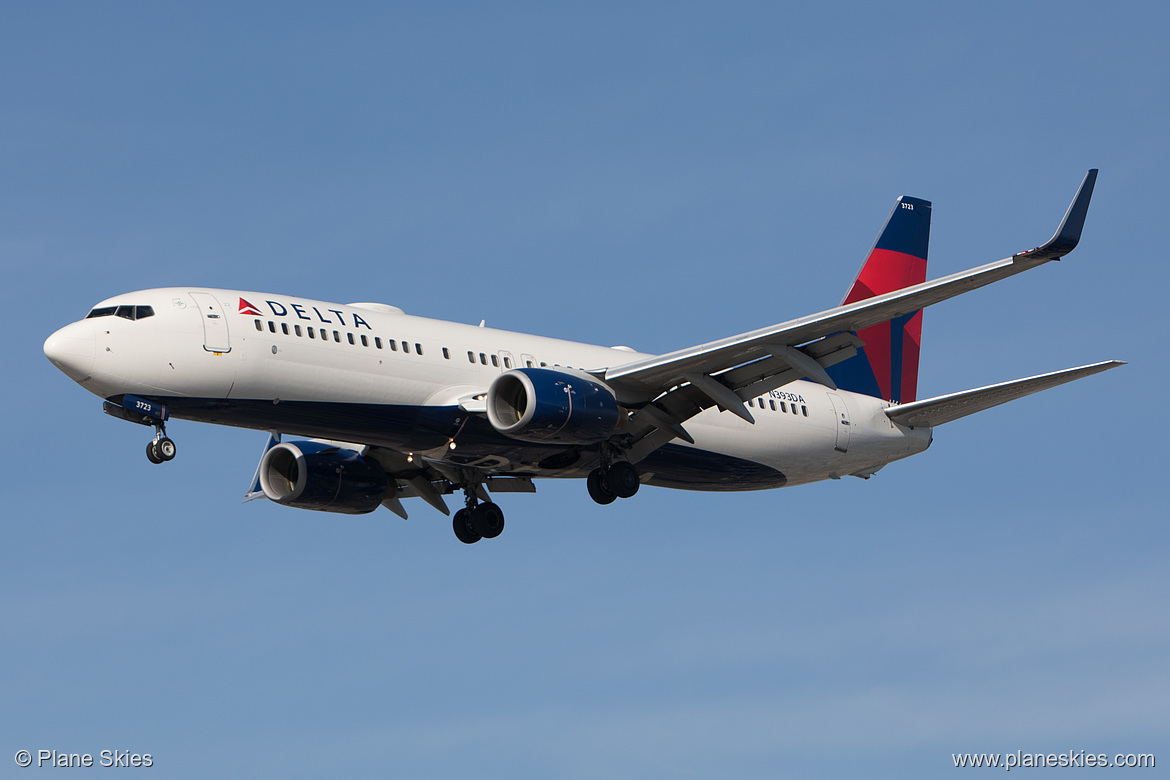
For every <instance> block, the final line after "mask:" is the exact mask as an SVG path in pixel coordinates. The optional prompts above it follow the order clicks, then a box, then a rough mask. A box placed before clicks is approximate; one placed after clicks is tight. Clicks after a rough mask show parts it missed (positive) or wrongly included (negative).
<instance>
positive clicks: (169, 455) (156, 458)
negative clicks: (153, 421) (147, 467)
mask: <svg viewBox="0 0 1170 780" xmlns="http://www.w3.org/2000/svg"><path fill="white" fill-rule="evenodd" d="M175 452H176V448H175V443H174V442H173V441H171V440H170V439H168V438H167V434H166V430H165V429H164V428H163V426H162V425H161V424H160V425H156V426H155V428H154V438H153V439H152V440H151V441H150V443H149V444H147V445H146V459H147V460H149V461H150V462H151V463H165V462H166V461H168V460H174V459H175Z"/></svg>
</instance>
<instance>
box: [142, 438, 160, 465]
mask: <svg viewBox="0 0 1170 780" xmlns="http://www.w3.org/2000/svg"><path fill="white" fill-rule="evenodd" d="M146 459H147V460H149V461H150V462H151V463H162V462H163V458H162V455H159V454H158V442H157V441H154V440H151V441H148V442H147V443H146Z"/></svg>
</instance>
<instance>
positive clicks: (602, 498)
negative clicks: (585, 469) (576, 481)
mask: <svg viewBox="0 0 1170 780" xmlns="http://www.w3.org/2000/svg"><path fill="white" fill-rule="evenodd" d="M585 486H586V487H588V488H589V497H590V498H592V499H593V500H594V501H596V502H597V503H599V504H603V505H604V504H612V503H613V502H614V501H617V493H615V492H613V489H612V488H610V486H609V481H608V480H607V479H606V478H605V472H604V471H602V470H601V469H593V471H590V472H589V477H588V479H586V480H585Z"/></svg>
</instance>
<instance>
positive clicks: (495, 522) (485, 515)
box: [471, 501, 504, 539]
mask: <svg viewBox="0 0 1170 780" xmlns="http://www.w3.org/2000/svg"><path fill="white" fill-rule="evenodd" d="M471 527H472V528H474V529H475V532H476V533H477V534H479V535H480V536H482V537H483V538H484V539H495V538H496V537H497V536H499V535H500V534H501V533H503V532H504V510H502V509H500V508H499V507H498V506H496V505H495V504H493V503H492V502H490V501H486V502H484V503H482V504H480V505H479V506H477V507H476V508H475V509H473V510H471Z"/></svg>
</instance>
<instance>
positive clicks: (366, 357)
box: [44, 169, 1124, 544]
mask: <svg viewBox="0 0 1170 780" xmlns="http://www.w3.org/2000/svg"><path fill="white" fill-rule="evenodd" d="M1096 179H1097V169H1092V170H1090V171H1089V172H1088V173H1087V174H1086V175H1085V178H1084V180H1083V181H1082V182H1081V185H1080V188H1079V189H1078V190H1077V193H1076V195H1075V197H1074V198H1073V200H1072V203H1071V205H1070V206H1069V208H1068V210H1067V212H1066V213H1065V215H1064V218H1063V219H1062V220H1061V222H1060V225H1059V227H1058V228H1057V230H1056V233H1055V234H1054V235H1053V237H1052V238H1051V239H1050V240H1048V241H1047V242H1045V243H1044V244H1041V245H1040V246H1038V247H1036V248H1034V249H1030V250H1028V251H1024V252H1018V253H1016V254H1013V255H1011V256H1010V257H1008V258H1005V259H1003V260H998V261H995V262H992V263H988V264H986V265H982V266H979V267H976V268H973V269H970V270H967V271H963V272H960V273H956V274H952V275H949V276H944V277H942V278H939V279H934V280H932V281H929V282H928V281H926V257H927V249H928V245H929V238H930V217H931V203H930V202H928V201H925V200H921V199H919V198H912V197H908V196H902V197H900V198H898V199H897V200H896V202H895V204H894V208H893V210H892V211H891V212H890V215H889V217H888V218H887V220H886V222H885V224H884V226H883V227H882V230H881V232H880V233H879V234H878V238H877V240H876V241H875V243H874V245H873V248H872V249H871V250H870V252H869V254H868V255H867V256H866V259H865V261H864V263H863V265H862V267H861V270H860V271H859V273H858V274H857V277H856V279H855V280H854V283H853V285H852V286H851V287H850V289H849V291H848V293H847V294H846V296H845V298H844V300H843V301H842V302H841V304H840V305H839V306H837V307H834V308H831V309H827V310H824V311H821V312H819V313H816V314H812V315H808V316H805V317H799V318H797V319H793V320H789V321H787V322H782V323H780V324H777V325H772V326H769V327H765V328H760V329H758V330H754V331H750V332H748V333H741V334H738V335H734V336H730V337H728V338H723V339H719V340H717V341H711V342H708V343H706V344H700V345H697V346H692V347H687V348H685V349H679V350H676V351H674V352H669V353H666V354H663V355H653V354H645V353H640V352H636V351H634V350H633V349H631V348H629V347H624V346H617V347H605V346H597V345H592V344H584V343H577V342H571V341H564V340H559V339H552V338H545V337H541V336H535V335H529V334H524V333H514V332H508V331H503V330H496V329H492V328H487V327H485V326H484V323H483V322H481V323H480V324H479V325H478V326H475V325H468V324H462V323H456V322H447V321H441V320H434V319H427V318H424V317H416V316H411V315H408V314H405V313H404V312H403V311H402V310H401V309H399V308H397V307H395V306H391V305H388V304H383V303H351V304H345V305H342V304H336V303H328V302H324V301H317V300H309V299H304V298H297V297H293V296H290V295H278V294H270V293H264V292H252V291H241V290H223V289H210V288H198V287H172V288H163V289H151V290H142V291H138V292H131V293H126V294H124V295H117V296H114V297H113V298H109V299H107V300H104V301H102V302H100V303H98V304H97V305H96V306H95V307H94V308H93V309H92V310H91V311H90V312H89V313H88V315H87V316H86V317H85V318H83V319H81V320H79V321H77V322H74V323H71V324H69V325H66V326H65V327H63V328H61V329H60V330H58V331H57V332H55V333H53V334H52V335H51V336H49V338H48V339H47V340H46V341H45V345H44V351H45V355H46V356H47V357H48V358H49V360H50V361H51V362H52V363H53V365H55V366H56V367H57V368H58V369H60V370H61V371H62V372H64V373H65V374H66V375H67V376H69V377H70V378H71V379H73V380H74V381H76V382H77V383H78V384H80V385H81V386H82V387H83V388H85V389H86V390H88V391H89V392H91V393H93V394H94V395H97V396H99V397H101V398H102V400H103V410H104V411H105V412H106V413H107V414H110V415H112V416H113V417H116V418H119V419H122V420H126V421H129V422H133V423H138V424H142V425H145V426H149V427H152V428H154V431H155V433H154V437H153V438H152V439H151V440H150V442H149V443H148V445H147V449H146V454H147V458H148V459H149V460H150V461H151V462H152V463H164V462H166V461H170V460H172V459H173V458H174V457H175V453H176V446H175V443H174V441H173V440H172V439H170V438H169V437H168V436H167V434H166V423H167V422H168V421H169V420H171V419H180V420H194V421H197V422H205V423H213V424H217V425H230V426H235V427H241V428H251V429H256V430H261V431H268V432H269V438H268V442H267V444H266V445H265V448H264V451H263V454H262V456H261V459H260V463H259V465H258V467H257V469H256V474H255V476H254V477H253V481H252V484H251V486H250V488H249V489H248V491H247V494H246V496H245V501H247V500H251V499H254V498H268V499H270V500H272V501H275V502H277V503H279V504H283V505H286V506H291V507H298V508H302V509H311V510H320V511H326V512H339V513H346V514H361V513H367V512H372V511H374V510H375V509H377V508H378V507H379V506H385V507H387V508H388V509H389V510H391V511H393V512H394V513H396V514H398V515H400V516H401V517H403V518H405V517H406V516H407V512H406V509H405V507H404V506H403V504H402V500H403V499H407V498H419V499H421V500H422V501H424V502H426V503H427V504H429V505H431V506H433V507H434V508H436V509H438V510H439V511H441V512H443V513H444V514H446V515H448V516H450V515H451V512H450V509H449V507H448V506H447V503H446V500H445V498H444V497H445V496H448V495H451V494H453V493H455V492H456V491H461V492H462V493H463V504H464V505H463V507H462V508H460V509H458V511H456V512H455V513H454V516H453V517H452V526H453V529H454V532H455V536H456V537H457V538H458V539H459V540H460V541H461V542H464V543H467V544H472V543H475V542H478V541H480V540H481V539H491V538H495V537H497V536H499V534H500V532H501V531H502V530H503V528H504V514H503V511H502V510H501V509H500V507H499V506H498V505H497V504H496V503H494V502H493V501H492V498H493V497H494V494H496V493H509V492H520V493H524V492H529V493H530V492H534V491H535V489H536V488H535V484H534V480H536V479H545V478H553V479H557V478H561V479H563V478H578V479H580V478H583V479H585V481H586V487H587V491H588V493H589V495H590V497H592V499H593V500H594V501H596V502H597V503H598V504H609V503H611V502H613V501H615V500H617V499H619V498H620V499H628V498H630V497H632V496H633V495H634V494H635V493H637V492H638V489H639V487H640V486H641V485H643V484H645V485H652V486H658V487H666V488H677V489H682V490H706V491H740V490H762V489H768V488H778V487H784V486H792V485H801V484H806V483H811V482H817V481H821V480H827V479H839V478H840V477H842V476H855V477H862V478H865V479H868V478H869V477H871V476H873V475H874V474H875V473H876V472H877V471H878V470H880V469H881V468H883V467H884V466H886V465H887V464H889V463H891V462H893V461H896V460H901V459H903V458H906V457H909V456H911V455H914V454H917V453H919V452H922V451H924V450H926V449H927V448H928V447H929V446H930V444H931V441H932V439H933V432H934V429H935V428H936V427H937V426H939V425H942V424H944V423H947V422H950V421H952V420H957V419H959V418H961V417H966V416H967V415H970V414H974V413H975V412H979V411H983V410H985V409H989V408H991V407H994V406H998V405H999V404H1002V403H1006V402H1007V401H1011V400H1014V399H1017V398H1021V397H1023V396H1026V395H1030V394H1032V393H1036V392H1039V391H1041V390H1046V389H1048V388H1051V387H1055V386H1057V385H1061V384H1064V383H1065V382H1070V381H1072V380H1075V379H1080V378H1083V377H1086V376H1090V375H1092V374H1096V373H1099V372H1102V371H1106V370H1109V369H1112V368H1116V367H1117V366H1120V365H1124V363H1123V362H1122V361H1118V360H1109V361H1104V362H1099V363H1093V364H1089V365H1085V366H1080V367H1077V368H1070V369H1065V370H1062V371H1055V372H1052V373H1046V374H1040V375H1037V376H1032V377H1028V378H1025V379H1018V380H1015V381H1010V382H1003V383H1000V384H994V385H989V386H986V387H980V388H976V389H973V390H967V391H963V392H958V393H951V394H948V395H942V396H938V397H935V398H928V399H924V400H919V399H917V384H918V362H919V347H920V344H921V337H922V310H923V308H924V307H926V306H929V305H931V304H935V303H939V302H941V301H944V300H946V299H948V298H952V297H954V296H956V295H960V294H962V293H965V292H969V291H971V290H974V289H976V288H978V287H983V286H985V285H988V284H991V283H992V282H996V281H999V280H1001V279H1005V278H1007V277H1009V276H1012V275H1015V274H1017V273H1021V272H1023V271H1026V270H1029V269H1032V268H1035V267H1037V266H1039V265H1043V264H1045V263H1047V262H1049V261H1051V260H1059V259H1060V258H1062V257H1063V256H1065V255H1067V254H1068V253H1069V252H1071V251H1072V250H1073V249H1074V248H1075V247H1076V245H1077V243H1078V242H1079V240H1080V236H1081V231H1082V228H1083V227H1084V222H1085V217H1086V214H1087V213H1088V206H1089V200H1090V198H1091V197H1092V192H1093V186H1094V184H1095V183H1096ZM289 437H292V438H291V439H290V438H289Z"/></svg>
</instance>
